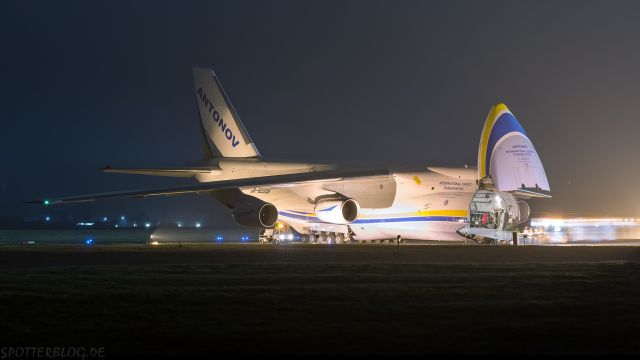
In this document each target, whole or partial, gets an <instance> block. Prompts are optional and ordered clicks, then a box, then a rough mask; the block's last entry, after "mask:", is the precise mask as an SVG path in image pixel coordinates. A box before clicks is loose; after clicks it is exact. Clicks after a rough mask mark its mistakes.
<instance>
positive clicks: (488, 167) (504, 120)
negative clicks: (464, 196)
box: [478, 104, 550, 196]
mask: <svg viewBox="0 0 640 360" xmlns="http://www.w3.org/2000/svg"><path fill="white" fill-rule="evenodd" d="M486 177H491V179H492V180H493V183H494V185H495V186H496V190H497V191H521V192H523V193H525V194H529V195H531V196H536V195H538V196H548V194H547V192H549V191H550V188H549V182H548V181H547V175H546V173H545V171H544V167H543V166H542V161H540V156H538V153H537V152H536V149H535V148H534V147H533V144H532V143H531V140H529V137H528V136H527V133H526V132H525V131H524V129H523V128H522V125H520V123H519V122H518V120H517V119H516V117H515V116H513V114H512V113H511V111H509V109H508V108H507V106H506V105H505V104H497V105H495V106H494V107H492V108H491V111H489V115H488V116H487V120H486V121H485V123H484V127H483V128H482V136H481V137H480V147H479V150H478V179H484V178H486Z"/></svg>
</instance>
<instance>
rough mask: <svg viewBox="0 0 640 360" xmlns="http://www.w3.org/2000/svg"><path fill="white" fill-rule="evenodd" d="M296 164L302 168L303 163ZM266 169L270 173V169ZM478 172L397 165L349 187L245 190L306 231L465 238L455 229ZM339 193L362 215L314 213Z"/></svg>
mask: <svg viewBox="0 0 640 360" xmlns="http://www.w3.org/2000/svg"><path fill="white" fill-rule="evenodd" d="M262 166H264V165H262ZM323 166H324V165H323ZM295 167H296V168H297V169H296V170H298V171H299V168H300V167H299V166H295ZM267 168H268V166H267ZM314 168H316V167H315V166H312V165H310V166H308V167H307V169H309V170H308V171H313V169H314ZM247 170H248V169H247ZM261 170H262V171H265V170H266V171H267V172H268V170H267V169H265V168H262V169H261ZM279 170H280V171H282V170H284V169H282V168H281V169H279ZM245 171H246V170H245ZM280 171H277V170H276V172H280ZM225 172H227V171H225ZM241 172H243V171H241ZM282 172H286V170H285V171H282ZM227 173H228V172H227ZM237 175H240V174H237ZM243 175H244V174H243ZM475 176H476V169H475V168H468V169H467V168H437V167H426V166H419V167H404V168H398V169H396V170H393V171H391V173H390V175H389V176H387V177H384V178H378V179H367V180H362V181H355V182H352V183H350V184H347V185H345V184H339V185H336V186H332V185H331V184H330V183H329V184H328V183H327V182H323V183H318V184H307V185H304V186H299V185H298V186H287V185H281V186H271V187H252V188H241V189H240V190H241V191H242V192H243V193H245V194H247V195H250V196H253V197H256V198H258V199H261V200H263V201H265V202H269V203H272V204H273V205H275V206H276V207H277V209H278V215H279V216H278V221H280V222H283V223H286V224H288V225H290V226H291V227H293V228H294V229H295V230H296V231H297V232H299V233H301V234H308V233H309V232H310V231H325V232H342V233H347V226H349V227H350V228H351V230H352V231H353V233H354V236H353V238H354V239H356V240H377V239H390V238H395V237H396V236H398V235H400V236H402V238H403V239H414V240H449V241H451V240H459V241H462V240H464V238H463V237H462V236H460V235H459V234H458V233H457V232H456V231H457V230H458V229H460V228H462V227H464V226H465V225H466V223H467V221H468V220H467V219H468V210H469V203H470V201H471V199H472V198H473V195H474V193H475V192H476V190H477V189H478V185H477V184H476V180H475V179H476V178H475ZM336 193H339V194H341V195H343V196H346V197H349V198H353V199H355V200H356V201H358V202H359V204H360V212H359V215H358V217H357V219H356V220H355V221H353V222H352V223H350V224H348V225H338V224H332V223H327V222H323V221H321V220H319V219H318V217H317V216H316V214H315V205H314V203H313V201H312V199H318V198H320V197H322V196H329V197H330V196H332V195H335V194H336Z"/></svg>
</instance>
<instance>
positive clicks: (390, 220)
mask: <svg viewBox="0 0 640 360" xmlns="http://www.w3.org/2000/svg"><path fill="white" fill-rule="evenodd" d="M278 214H280V215H282V216H284V217H288V218H293V219H298V220H306V221H313V222H323V221H321V220H320V219H318V218H317V217H315V216H307V215H300V214H293V213H290V212H286V211H278ZM460 220H463V221H464V222H466V221H467V218H466V217H460V216H410V217H397V218H382V219H358V220H356V221H354V222H353V224H376V223H393V222H415V221H447V222H460Z"/></svg>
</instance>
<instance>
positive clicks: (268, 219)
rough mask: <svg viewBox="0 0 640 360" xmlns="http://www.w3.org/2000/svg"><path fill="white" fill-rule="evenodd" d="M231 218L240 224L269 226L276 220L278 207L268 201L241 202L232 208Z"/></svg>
mask: <svg viewBox="0 0 640 360" xmlns="http://www.w3.org/2000/svg"><path fill="white" fill-rule="evenodd" d="M233 218H234V220H235V221H236V222H237V223H238V224H240V225H242V226H247V227H261V228H270V227H273V226H274V225H275V224H276V221H278V209H276V207H275V206H274V205H273V204H270V203H243V204H240V205H238V206H236V207H235V209H233Z"/></svg>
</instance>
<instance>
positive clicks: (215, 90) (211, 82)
mask: <svg viewBox="0 0 640 360" xmlns="http://www.w3.org/2000/svg"><path fill="white" fill-rule="evenodd" d="M193 81H194V82H195V90H196V97H197V100H198V110H199V112H200V121H201V123H200V124H201V128H202V132H203V135H204V137H205V142H206V144H207V147H208V150H209V151H208V152H206V153H207V154H208V155H209V156H212V155H213V156H221V157H231V158H247V157H260V153H259V152H258V149H256V147H255V145H254V144H253V141H251V138H250V137H249V134H248V133H247V131H246V130H245V128H244V126H243V125H242V122H240V118H239V117H238V114H237V113H236V111H235V109H234V108H233V106H232V105H231V102H230V101H229V98H228V97H227V94H226V93H225V92H224V89H222V85H220V81H219V80H218V77H217V76H216V74H215V73H214V72H213V70H211V69H204V68H194V69H193Z"/></svg>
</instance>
